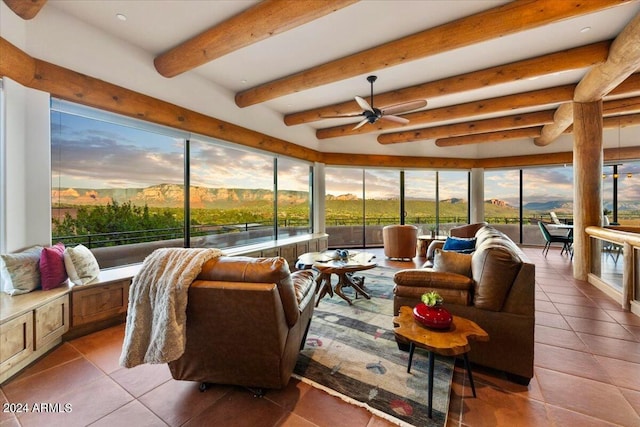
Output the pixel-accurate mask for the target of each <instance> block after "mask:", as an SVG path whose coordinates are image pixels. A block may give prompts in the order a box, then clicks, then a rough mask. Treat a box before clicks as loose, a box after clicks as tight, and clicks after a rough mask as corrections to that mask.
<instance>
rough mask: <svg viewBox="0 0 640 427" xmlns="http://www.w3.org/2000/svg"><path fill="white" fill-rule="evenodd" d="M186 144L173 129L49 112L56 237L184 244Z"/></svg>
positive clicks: (89, 242) (92, 242) (98, 242)
mask: <svg viewBox="0 0 640 427" xmlns="http://www.w3.org/2000/svg"><path fill="white" fill-rule="evenodd" d="M184 145H185V140H184V139H181V138H178V137H176V135H172V134H171V133H169V132H164V133H159V132H155V131H153V130H151V128H149V127H147V128H142V127H135V126H132V125H129V124H127V123H126V121H123V122H121V123H114V122H108V121H104V120H102V119H101V117H100V115H99V114H96V117H91V118H90V117H85V116H82V115H79V114H75V113H74V112H68V111H63V110H55V109H54V110H52V111H51V163H52V164H51V171H52V173H51V175H52V176H51V180H52V185H51V207H52V212H51V220H52V241H53V242H57V241H62V242H64V243H65V244H75V243H82V244H84V245H85V246H87V247H89V248H98V247H108V246H118V245H132V244H140V243H143V242H152V241H158V240H162V241H167V244H171V245H177V246H182V245H183V244H184V215H185V212H184Z"/></svg>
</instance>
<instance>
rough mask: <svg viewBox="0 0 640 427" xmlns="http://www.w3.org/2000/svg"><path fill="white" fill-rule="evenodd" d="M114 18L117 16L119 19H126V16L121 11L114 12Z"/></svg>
mask: <svg viewBox="0 0 640 427" xmlns="http://www.w3.org/2000/svg"><path fill="white" fill-rule="evenodd" d="M116 18H118V19H119V20H121V21H126V20H127V16H126V15H124V14H122V13H116Z"/></svg>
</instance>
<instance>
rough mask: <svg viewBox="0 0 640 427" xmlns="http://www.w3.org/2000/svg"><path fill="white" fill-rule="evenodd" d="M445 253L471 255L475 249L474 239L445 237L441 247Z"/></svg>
mask: <svg viewBox="0 0 640 427" xmlns="http://www.w3.org/2000/svg"><path fill="white" fill-rule="evenodd" d="M442 249H443V250H445V251H456V252H462V253H471V252H473V251H474V250H475V249H476V238H475V237H472V238H463V237H451V236H449V237H447V240H445V242H444V246H443V247H442Z"/></svg>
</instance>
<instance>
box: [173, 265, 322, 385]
mask: <svg viewBox="0 0 640 427" xmlns="http://www.w3.org/2000/svg"><path fill="white" fill-rule="evenodd" d="M315 286H316V283H315V273H314V272H313V271H312V270H303V271H296V272H294V273H291V272H290V271H289V266H288V264H287V261H286V260H285V259H284V258H281V257H274V258H251V257H226V256H223V257H220V258H216V259H212V260H210V261H208V262H207V263H205V265H204V266H203V269H202V272H201V273H200V275H199V276H198V277H197V279H196V280H195V281H194V282H193V283H192V284H191V287H190V288H189V299H188V304H187V326H186V330H187V343H186V348H185V352H184V354H183V355H182V356H181V357H180V358H179V359H177V360H175V361H173V362H170V363H169V369H170V370H171V374H172V376H173V378H175V379H179V380H189V381H198V382H200V383H201V390H204V389H205V388H206V386H207V384H210V383H214V384H233V385H241V386H245V387H248V388H250V389H254V391H255V392H256V393H257V394H262V391H263V390H262V389H271V388H273V389H279V388H282V387H284V386H286V385H287V383H288V382H289V378H290V376H291V373H292V372H293V368H294V367H295V364H296V360H297V358H298V353H299V352H300V349H301V348H302V347H303V346H304V341H305V337H306V333H307V330H308V327H309V323H310V321H311V316H312V314H313V308H314V295H315Z"/></svg>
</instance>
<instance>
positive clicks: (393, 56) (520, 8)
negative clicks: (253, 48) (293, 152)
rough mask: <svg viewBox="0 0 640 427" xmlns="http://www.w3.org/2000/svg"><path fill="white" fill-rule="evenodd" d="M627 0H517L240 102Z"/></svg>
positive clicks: (275, 84)
mask: <svg viewBox="0 0 640 427" xmlns="http://www.w3.org/2000/svg"><path fill="white" fill-rule="evenodd" d="M625 2H626V1H625V0H590V1H582V0H563V1H557V0H537V1H533V0H516V1H513V2H509V3H506V4H503V5H500V6H497V7H494V8H492V9H489V10H486V11H483V12H480V13H477V14H475V15H471V16H467V17H464V18H460V19H457V20H455V21H452V22H448V23H446V24H442V25H439V26H437V27H434V28H429V29H427V30H424V31H421V32H418V33H415V34H412V35H410V36H407V37H403V38H400V39H397V40H394V41H391V42H388V43H384V44H382V45H379V46H376V47H373V48H370V49H367V50H364V51H361V52H358V53H356V54H353V55H349V56H345V57H342V58H340V59H337V60H334V61H331V62H327V63H324V64H321V65H318V66H316V67H313V68H310V69H307V70H304V71H301V72H298V73H295V74H292V75H289V76H287V77H283V78H280V79H277V80H274V81H271V82H267V83H264V84H261V85H258V86H256V87H253V88H250V89H247V90H244V91H242V92H239V93H237V94H236V98H235V99H236V105H238V106H239V107H241V108H244V107H248V106H250V105H255V104H259V103H261V102H265V101H269V100H271V99H275V98H279V97H282V96H285V95H289V94H292V93H296V92H301V91H304V90H307V89H311V88H314V87H318V86H321V85H325V84H328V83H332V82H335V81H338V80H344V79H347V78H350V77H356V76H359V75H363V74H366V73H371V72H374V71H377V70H381V69H384V68H388V67H392V66H396V65H400V64H405V63H408V62H411V61H415V60H417V59H421V58H425V57H428V56H432V55H435V54H438V53H442V52H447V51H450V50H453V49H457V48H461V47H464V46H469V45H472V44H475V43H480V42H483V41H487V40H491V39H494V38H500V37H504V36H506V35H509V34H514V33H518V32H522V31H525V30H528V29H532V28H536V27H540V26H543V25H548V24H550V23H553V22H557V21H559V20H564V19H567V18H571V17H575V16H581V15H584V14H587V13H592V12H596V11H598V10H603V9H607V8H610V7H615V6H619V5H621V4H624V3H625ZM380 105H384V104H380Z"/></svg>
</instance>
